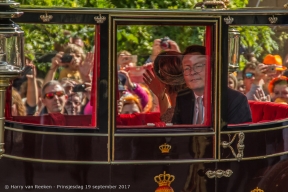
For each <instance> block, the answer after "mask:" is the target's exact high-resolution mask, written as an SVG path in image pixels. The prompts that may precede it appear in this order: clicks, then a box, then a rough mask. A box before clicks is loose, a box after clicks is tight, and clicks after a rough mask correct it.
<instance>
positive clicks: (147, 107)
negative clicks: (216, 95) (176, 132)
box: [115, 25, 214, 128]
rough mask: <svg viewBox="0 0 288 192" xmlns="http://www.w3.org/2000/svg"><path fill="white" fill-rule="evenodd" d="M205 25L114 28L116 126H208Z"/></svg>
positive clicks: (207, 32) (208, 71)
mask: <svg viewBox="0 0 288 192" xmlns="http://www.w3.org/2000/svg"><path fill="white" fill-rule="evenodd" d="M210 28H211V27H210ZM210 28H209V30H208V29H207V26H165V25H163V26H151V25H150V26H149V25H146V26H141V25H139V26H138V25H136V26H117V51H118V53H117V57H116V59H115V61H116V62H117V68H118V70H117V74H116V75H117V83H118V85H117V86H116V87H117V90H115V91H116V93H117V94H116V99H117V106H118V108H117V109H118V111H117V113H118V114H117V126H118V128H128V126H129V127H131V126H133V127H134V128H136V127H137V128H141V127H142V128H149V127H150V128H155V127H175V126H177V127H181V126H183V127H187V126H188V127H203V128H204V127H206V128H207V127H211V117H212V115H213V114H212V111H211V105H212V97H211V74H212V73H211V71H212V70H211V69H212V68H213V66H214V65H213V64H212V63H211V61H212V60H213V59H212V58H211V56H210V55H207V54H206V52H207V50H212V49H213V48H212V43H211V38H209V39H208V38H206V37H208V36H213V35H212V33H211V30H210ZM137 31H145V32H146V33H147V35H148V34H149V36H147V37H148V38H147V37H142V36H141V34H139V33H137ZM207 42H209V44H208V43H207ZM206 44H207V45H208V47H207V46H205V45H206ZM213 51H214V50H213ZM207 53H208V54H211V51H208V52H207Z"/></svg>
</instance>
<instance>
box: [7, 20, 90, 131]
mask: <svg viewBox="0 0 288 192" xmlns="http://www.w3.org/2000/svg"><path fill="white" fill-rule="evenodd" d="M22 28H23V29H24V31H25V33H26V34H27V35H26V44H25V49H26V50H25V59H26V66H25V69H24V72H23V73H22V76H21V77H20V78H18V79H16V80H15V81H14V83H13V92H12V93H15V92H16V93H17V92H18V93H19V94H20V98H21V99H20V101H21V102H22V104H21V102H20V103H18V104H19V106H24V109H25V110H24V113H22V111H21V110H22V107H17V102H18V99H16V98H18V97H17V96H16V94H13V95H14V96H13V105H12V116H14V117H13V118H14V120H16V121H23V122H28V123H36V124H37V123H40V124H48V125H55V124H56V125H63V126H65V125H68V126H89V125H90V124H91V114H92V111H93V108H92V106H91V105H90V99H91V80H92V76H93V73H92V67H93V63H94V53H93V52H94V51H93V52H90V51H91V50H93V49H94V48H93V46H94V45H93V44H92V43H91V42H94V26H81V25H29V24H26V25H25V24H23V25H22ZM55 34H57V35H55ZM20 104H21V105H20ZM20 108H21V110H20ZM23 115H27V116H29V117H26V118H24V117H23V118H22V117H20V116H23ZM70 115H76V116H74V118H72V119H70ZM32 116H33V117H32Z"/></svg>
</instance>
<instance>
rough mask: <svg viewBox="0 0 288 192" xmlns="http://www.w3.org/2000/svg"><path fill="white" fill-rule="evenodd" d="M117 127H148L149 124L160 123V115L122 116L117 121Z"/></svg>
mask: <svg viewBox="0 0 288 192" xmlns="http://www.w3.org/2000/svg"><path fill="white" fill-rule="evenodd" d="M116 122H117V125H125V126H129V125H134V126H137V125H147V123H156V122H160V113H159V112H153V113H134V114H120V115H118V116H117V119H116Z"/></svg>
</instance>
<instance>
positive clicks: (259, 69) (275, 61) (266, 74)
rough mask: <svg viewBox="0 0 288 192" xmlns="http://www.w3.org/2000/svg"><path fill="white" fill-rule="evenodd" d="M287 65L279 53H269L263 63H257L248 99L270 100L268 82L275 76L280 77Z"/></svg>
mask: <svg viewBox="0 0 288 192" xmlns="http://www.w3.org/2000/svg"><path fill="white" fill-rule="evenodd" d="M284 70H286V67H285V66H283V65H282V58H281V57H280V56H279V55H271V54H268V55H266V56H265V57H264V60H263V63H259V64H258V65H256V68H255V71H254V74H253V76H254V78H253V81H252V85H251V88H250V90H249V92H247V93H246V96H247V99H248V100H258V101H268V98H269V97H267V96H268V95H269V91H268V84H269V82H270V81H271V80H272V79H273V78H277V77H280V76H281V75H282V73H283V71H284Z"/></svg>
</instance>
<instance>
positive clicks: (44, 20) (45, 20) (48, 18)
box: [40, 12, 53, 23]
mask: <svg viewBox="0 0 288 192" xmlns="http://www.w3.org/2000/svg"><path fill="white" fill-rule="evenodd" d="M40 19H41V20H42V21H43V22H45V23H48V22H50V20H51V19H53V16H52V15H48V14H47V12H45V15H40Z"/></svg>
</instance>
